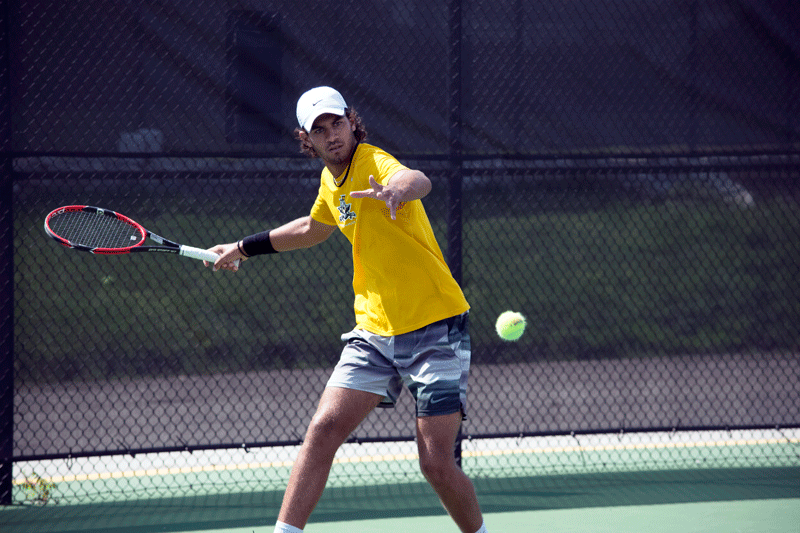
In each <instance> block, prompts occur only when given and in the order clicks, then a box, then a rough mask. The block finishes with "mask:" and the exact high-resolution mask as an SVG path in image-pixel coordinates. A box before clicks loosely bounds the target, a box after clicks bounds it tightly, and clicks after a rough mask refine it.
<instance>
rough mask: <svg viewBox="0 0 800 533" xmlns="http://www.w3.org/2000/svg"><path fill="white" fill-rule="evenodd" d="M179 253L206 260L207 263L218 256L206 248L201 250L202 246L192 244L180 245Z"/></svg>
mask: <svg viewBox="0 0 800 533" xmlns="http://www.w3.org/2000/svg"><path fill="white" fill-rule="evenodd" d="M180 254H181V255H184V256H186V257H191V258H192V259H199V260H200V261H208V262H209V263H213V262H214V261H216V260H217V258H219V255H218V254H215V253H214V252H209V251H208V250H203V249H202V248H195V247H193V246H181V251H180Z"/></svg>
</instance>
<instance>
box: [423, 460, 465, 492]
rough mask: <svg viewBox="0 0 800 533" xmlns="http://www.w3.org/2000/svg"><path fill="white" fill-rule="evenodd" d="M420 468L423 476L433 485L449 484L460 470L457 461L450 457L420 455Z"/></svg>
mask: <svg viewBox="0 0 800 533" xmlns="http://www.w3.org/2000/svg"><path fill="white" fill-rule="evenodd" d="M419 468H420V470H421V471H422V475H423V476H425V479H427V480H428V482H429V483H431V484H432V485H441V484H445V485H446V484H448V483H449V482H450V481H452V480H453V479H454V474H455V473H456V471H457V470H458V466H457V465H456V462H455V459H454V458H453V457H451V456H450V455H444V456H443V455H441V454H440V455H425V454H423V455H420V458H419Z"/></svg>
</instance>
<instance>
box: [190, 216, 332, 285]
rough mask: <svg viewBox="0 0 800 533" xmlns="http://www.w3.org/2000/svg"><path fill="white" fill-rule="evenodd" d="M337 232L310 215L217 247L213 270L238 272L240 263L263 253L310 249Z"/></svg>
mask: <svg viewBox="0 0 800 533" xmlns="http://www.w3.org/2000/svg"><path fill="white" fill-rule="evenodd" d="M335 230H336V226H329V225H327V224H323V223H322V222H319V221H318V220H314V219H313V218H311V216H310V215H309V216H304V217H300V218H298V219H295V220H292V221H291V222H288V223H286V224H284V225H283V226H279V227H277V228H275V229H273V230H270V231H265V232H262V233H257V234H255V235H251V236H249V237H245V238H244V239H242V240H241V241H238V242H232V243H228V244H218V245H217V246H214V247H213V248H209V250H211V251H212V252H214V253H216V254H219V259H217V261H216V262H215V263H214V270H218V269H220V268H221V269H224V270H232V271H234V272H236V271H237V270H238V269H239V265H238V264H237V263H236V261H237V260H242V261H243V260H246V259H247V258H248V257H251V256H253V255H260V254H262V253H270V252H288V251H289V250H297V249H299V248H310V247H312V246H314V245H317V244H319V243H321V242H323V241H325V240H327V239H328V237H330V236H331V235H332V234H333V232H334V231H335ZM245 241H247V242H245ZM245 254H247V255H245ZM206 266H208V263H206Z"/></svg>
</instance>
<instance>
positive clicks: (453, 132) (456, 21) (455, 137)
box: [447, 0, 463, 467]
mask: <svg viewBox="0 0 800 533" xmlns="http://www.w3.org/2000/svg"><path fill="white" fill-rule="evenodd" d="M449 12H450V20H449V25H450V69H449V95H450V96H449V107H450V109H449V121H448V124H449V127H448V140H449V147H448V148H449V152H450V165H449V173H448V180H447V181H448V187H447V261H448V264H449V265H450V271H451V272H452V274H453V277H454V278H455V279H456V281H457V282H458V283H459V284H461V282H462V273H461V270H462V224H463V222H462V214H463V204H462V192H463V191H462V160H461V117H462V114H461V98H462V87H461V74H462V71H461V39H462V27H461V17H462V6H461V0H450V5H449ZM454 453H455V457H456V463H457V464H458V466H459V467H460V466H461V429H460V428H459V430H458V436H457V437H456V445H455V450H454Z"/></svg>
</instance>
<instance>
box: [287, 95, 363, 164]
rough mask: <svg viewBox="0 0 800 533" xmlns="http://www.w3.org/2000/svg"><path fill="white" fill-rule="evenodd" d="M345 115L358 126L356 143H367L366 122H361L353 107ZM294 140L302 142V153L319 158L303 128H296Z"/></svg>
mask: <svg viewBox="0 0 800 533" xmlns="http://www.w3.org/2000/svg"><path fill="white" fill-rule="evenodd" d="M344 114H345V115H346V116H347V118H349V119H350V120H352V121H353V122H354V123H355V125H356V131H355V132H354V133H355V136H356V141H358V142H364V141H366V140H367V128H366V127H365V126H364V121H363V120H361V116H360V115H359V114H358V113H357V112H356V110H355V109H353V108H352V107H348V108H347V109H345V110H344ZM294 138H295V139H296V140H298V141H300V152H302V153H304V154H306V155H307V156H308V157H319V154H317V151H316V150H314V146H313V145H312V144H311V141H309V140H308V132H306V130H304V129H302V128H295V129H294Z"/></svg>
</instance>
